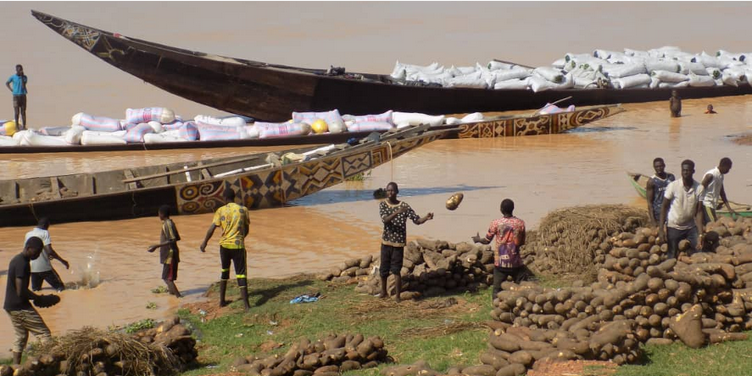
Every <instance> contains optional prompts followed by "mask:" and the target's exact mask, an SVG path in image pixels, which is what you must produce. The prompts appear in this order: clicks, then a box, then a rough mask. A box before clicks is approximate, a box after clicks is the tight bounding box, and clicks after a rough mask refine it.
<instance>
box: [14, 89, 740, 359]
mask: <svg viewBox="0 0 752 376" xmlns="http://www.w3.org/2000/svg"><path fill="white" fill-rule="evenodd" d="M750 99H752V98H750V96H745V97H735V98H722V99H714V100H713V104H714V105H715V107H716V108H717V109H718V111H719V114H718V115H714V116H707V115H703V114H702V112H703V111H704V108H705V106H706V105H707V101H706V100H685V101H684V110H683V114H684V116H683V117H682V118H678V119H671V118H669V111H668V104H667V103H663V102H655V103H645V104H633V105H629V104H628V105H625V107H626V108H627V112H624V113H622V114H619V115H616V116H614V117H612V118H609V119H605V120H602V121H599V122H597V123H594V124H591V125H589V126H586V127H584V128H581V129H578V130H575V131H573V132H570V133H567V134H561V135H545V136H532V137H518V138H502V139H470V140H444V141H437V142H435V143H433V144H430V145H428V146H426V147H424V148H421V149H418V150H416V151H414V152H411V153H409V154H407V155H405V156H402V157H400V158H398V159H397V160H395V161H394V164H393V167H392V165H390V164H386V165H383V166H381V167H378V168H377V169H375V170H373V172H372V174H371V175H370V177H369V178H368V179H366V180H365V181H362V182H349V183H347V184H343V185H340V186H336V187H333V188H330V189H327V190H324V191H322V192H319V193H317V194H314V195H312V196H309V197H306V198H303V199H301V200H298V201H295V202H294V203H293V205H291V206H289V207H285V208H278V209H269V210H261V211H255V212H252V214H251V221H252V229H251V234H250V236H249V238H248V241H247V245H248V252H249V256H248V260H249V275H250V277H251V278H253V277H273V278H281V277H285V276H290V275H292V274H295V273H301V272H318V271H323V270H326V269H327V268H328V267H330V266H332V265H334V264H337V263H339V262H341V261H343V260H344V259H347V258H351V257H360V256H363V255H366V254H375V253H376V252H377V251H378V244H379V237H380V231H381V226H380V222H379V218H378V209H377V201H375V200H373V198H372V192H373V190H374V189H376V188H379V187H383V186H385V185H386V183H387V182H389V181H390V180H394V181H397V182H398V183H399V184H400V190H401V192H400V196H401V197H402V198H403V199H404V200H405V201H407V202H408V203H410V204H411V205H412V207H413V208H414V209H415V210H416V211H417V212H418V213H419V214H420V215H424V214H425V213H426V212H429V211H432V212H434V213H435V219H434V220H433V221H430V222H428V223H426V224H424V225H422V226H414V225H410V227H409V229H408V235H409V238H412V239H414V238H416V237H431V238H438V239H445V240H449V241H463V240H468V239H469V237H470V236H471V235H474V234H475V233H476V232H481V233H482V232H483V231H485V230H486V228H487V226H488V224H489V223H490V221H491V220H493V219H494V218H496V217H497V216H499V211H498V210H499V209H498V205H499V203H500V201H501V200H502V199H503V198H506V197H509V198H512V199H513V200H515V202H516V206H517V209H516V211H515V214H516V215H517V216H518V217H520V218H522V219H524V220H526V221H527V224H528V227H529V228H535V227H536V226H537V224H538V223H539V222H540V220H541V218H542V217H543V216H545V215H546V213H548V212H549V211H551V210H554V209H557V208H561V207H567V206H573V205H586V204H604V203H626V204H634V205H643V202H642V201H641V200H640V199H638V198H637V194H636V193H635V192H634V189H633V188H632V187H631V186H630V184H629V182H628V180H627V176H626V174H625V171H640V172H644V173H650V172H651V165H652V160H653V158H654V157H657V156H661V157H663V158H664V159H666V162H667V165H668V170H669V171H671V172H674V173H678V172H679V163H680V162H681V160H683V159H685V158H691V159H694V160H695V162H696V163H697V172H696V176H695V178H696V179H700V175H702V174H703V173H704V172H705V171H707V170H709V169H711V168H712V167H713V166H714V165H715V164H716V163H717V161H718V160H719V159H720V158H722V157H725V156H728V157H730V158H732V159H733V160H734V162H735V165H734V168H733V169H732V170H731V173H730V174H729V175H728V177H727V178H726V181H725V184H726V191H727V192H728V194H729V197H730V198H731V199H732V200H735V201H740V202H752V194H751V193H750V189H749V185H750V184H752V170H750V169H748V168H744V167H743V166H744V165H745V164H748V163H749V161H752V148H750V147H749V146H742V145H737V144H736V143H734V142H733V141H732V140H731V138H730V137H726V136H727V135H733V134H739V133H742V132H744V131H747V130H749V125H748V124H750V123H752V102H750ZM249 150H253V149H249V148H243V149H235V150H233V149H209V150H190V151H167V150H164V151H154V152H122V153H121V152H118V153H81V154H70V153H64V154H40V155H13V156H11V163H10V164H8V166H9V167H8V168H5V169H2V170H0V179H9V178H13V177H29V176H38V175H45V174H49V173H53V172H56V171H77V172H83V171H95V170H105V169H114V168H119V167H121V166H122V165H123V164H124V163H126V164H128V165H132V166H136V165H148V164H154V163H168V162H172V161H181V160H190V159H200V158H208V157H219V156H227V155H240V154H243V153H248V152H249ZM455 192H463V193H464V194H465V198H464V201H463V202H462V204H461V205H460V207H459V208H458V209H457V210H455V211H448V210H446V209H445V208H444V203H445V200H446V199H447V198H448V197H449V196H450V195H451V194H453V193H455ZM53 220H54V219H53ZM174 220H175V222H176V224H177V226H178V229H179V231H180V234H181V236H182V238H183V240H182V241H181V242H180V247H181V252H182V254H181V259H182V262H181V264H180V272H179V278H178V281H177V285H178V287H179V288H180V289H181V291H182V292H183V293H184V294H185V295H186V297H185V298H183V299H182V300H179V299H176V298H173V297H169V296H167V295H166V294H161V295H155V294H152V293H151V292H150V290H151V289H152V288H155V287H158V286H161V285H162V284H163V283H162V281H161V280H160V274H161V268H160V265H158V256H157V255H156V254H149V253H147V252H146V247H147V246H148V245H150V244H153V243H155V242H157V241H158V239H159V220H158V219H157V218H156V216H155V217H153V218H140V219H134V220H122V221H107V222H83V223H69V224H58V225H55V224H53V226H52V227H51V229H50V232H51V236H52V240H53V245H54V247H55V249H56V250H57V251H58V252H59V253H61V254H62V255H63V256H64V257H65V258H66V259H68V260H69V261H70V262H71V271H66V270H65V269H64V268H63V267H62V266H61V265H59V263H57V261H54V262H53V265H54V266H55V267H56V269H57V270H58V272H60V274H61V275H62V277H63V279H64V280H65V281H66V282H70V281H75V280H78V279H80V278H81V275H82V270H85V269H86V266H87V262H89V260H90V258H89V257H93V258H94V260H95V264H94V267H93V268H92V269H93V270H94V271H97V272H99V273H100V276H101V279H102V283H101V285H100V286H98V287H97V288H95V289H91V290H76V291H65V292H63V293H62V294H61V296H62V302H61V303H60V304H59V305H58V306H56V307H53V308H49V309H43V310H40V312H41V314H42V316H43V317H44V319H45V321H46V322H47V323H48V324H49V325H50V327H51V329H52V330H53V332H55V333H61V332H64V331H65V330H68V329H72V328H79V327H81V326H83V325H94V326H97V327H106V326H108V325H122V324H125V323H128V322H132V321H135V320H139V319H143V318H147V317H151V318H155V319H159V318H162V317H165V316H166V315H168V314H170V313H172V312H174V311H175V310H176V309H177V308H178V307H179V305H180V304H182V303H185V302H193V301H196V300H198V299H200V298H201V294H202V293H203V291H205V289H206V288H207V287H208V286H209V285H210V284H211V283H212V282H215V281H217V280H218V279H219V257H218V247H217V245H216V244H217V240H218V234H216V235H215V238H214V239H213V240H212V242H211V245H210V247H209V249H208V250H207V253H205V254H202V253H200V252H199V251H198V245H199V244H200V242H201V241H202V239H203V236H204V233H205V231H206V228H207V226H208V225H209V223H210V221H211V215H196V216H176V217H175V218H174ZM28 230H29V229H28V228H3V229H0V249H2V251H0V286H3V287H4V286H5V278H6V277H5V274H6V265H7V264H8V262H9V260H10V258H11V257H12V256H13V255H15V254H16V253H18V252H19V251H20V247H21V245H22V241H23V236H24V234H25V233H26V232H27V231H28ZM251 288H253V286H252V284H251ZM44 292H45V293H49V292H51V290H45V291H44ZM4 293H5V289H0V300H1V299H3V297H4ZM148 302H155V303H156V304H157V307H158V308H157V309H156V310H149V309H146V305H147V303H148ZM12 341H13V331H12V327H11V325H10V321H9V320H0V356H7V355H8V354H9V353H8V349H9V348H10V346H11V344H12Z"/></svg>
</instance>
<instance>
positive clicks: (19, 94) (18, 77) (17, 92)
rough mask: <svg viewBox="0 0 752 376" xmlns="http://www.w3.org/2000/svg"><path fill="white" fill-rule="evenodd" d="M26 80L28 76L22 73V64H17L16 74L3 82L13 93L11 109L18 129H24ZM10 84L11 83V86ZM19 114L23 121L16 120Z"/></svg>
mask: <svg viewBox="0 0 752 376" xmlns="http://www.w3.org/2000/svg"><path fill="white" fill-rule="evenodd" d="M28 81H29V78H28V77H26V75H25V74H24V71H23V66H21V64H17V65H16V74H14V75H12V76H10V78H8V81H6V82H5V86H7V87H8V90H10V91H11V93H13V111H14V112H15V114H16V127H17V129H18V130H19V131H20V130H24V129H26V94H27V93H28V91H27V90H26V83H27V82H28ZM11 84H13V87H11ZM19 114H20V115H21V119H22V120H23V123H19V122H18V117H19Z"/></svg>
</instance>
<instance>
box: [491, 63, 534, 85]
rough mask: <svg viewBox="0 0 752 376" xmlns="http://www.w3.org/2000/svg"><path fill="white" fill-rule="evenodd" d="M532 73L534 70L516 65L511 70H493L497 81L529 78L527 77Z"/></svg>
mask: <svg viewBox="0 0 752 376" xmlns="http://www.w3.org/2000/svg"><path fill="white" fill-rule="evenodd" d="M532 73H533V71H532V70H530V69H525V68H521V67H515V68H514V69H510V70H498V71H493V75H494V78H495V79H496V82H497V83H498V82H501V81H509V80H514V79H521V78H527V77H530V75H531V74H532Z"/></svg>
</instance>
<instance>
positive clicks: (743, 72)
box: [723, 67, 747, 82]
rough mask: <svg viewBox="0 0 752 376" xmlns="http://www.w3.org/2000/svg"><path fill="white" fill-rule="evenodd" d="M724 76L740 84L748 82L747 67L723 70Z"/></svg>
mask: <svg viewBox="0 0 752 376" xmlns="http://www.w3.org/2000/svg"><path fill="white" fill-rule="evenodd" d="M723 74H727V75H729V76H731V77H733V78H734V79H736V80H737V81H739V82H744V81H747V68H746V67H731V68H726V69H724V70H723Z"/></svg>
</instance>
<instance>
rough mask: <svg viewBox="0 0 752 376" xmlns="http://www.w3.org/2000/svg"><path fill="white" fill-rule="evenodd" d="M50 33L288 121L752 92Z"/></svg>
mask: <svg viewBox="0 0 752 376" xmlns="http://www.w3.org/2000/svg"><path fill="white" fill-rule="evenodd" d="M32 15H33V16H34V17H36V18H37V19H38V20H39V21H41V22H42V23H43V24H45V25H46V26H48V27H49V28H50V29H52V30H53V31H55V32H56V33H58V34H60V35H61V36H63V37H64V38H66V39H68V40H70V41H71V42H73V43H75V44H76V45H78V46H80V47H81V48H83V49H85V50H86V51H88V52H89V53H91V54H93V55H94V56H96V57H98V58H100V59H102V60H103V61H105V62H107V63H108V64H110V65H112V66H114V67H116V68H118V69H120V70H123V71H125V72H127V73H130V74H132V75H134V76H136V77H138V78H140V79H142V80H144V81H146V82H148V83H151V84H152V85H155V86H157V87H159V88H161V89H163V90H165V91H167V92H170V93H172V94H175V95H178V96H180V97H183V98H186V99H188V100H191V101H194V102H198V103H201V104H204V105H207V106H210V107H214V108H216V109H219V110H223V111H227V112H230V113H234V114H239V115H245V116H250V117H254V118H256V119H263V120H267V121H286V120H288V119H289V118H290V115H291V113H292V112H293V111H301V112H302V111H329V110H331V109H335V108H336V109H339V111H340V113H347V114H353V115H362V114H377V113H382V112H385V111H388V110H394V111H404V112H420V113H426V114H434V115H436V114H446V113H470V112H492V111H507V110H520V109H537V108H541V107H543V106H544V105H545V104H546V103H553V102H555V101H558V100H560V99H562V98H565V97H570V96H571V99H569V100H568V101H567V102H566V104H567V105H569V104H574V105H577V106H583V105H602V104H613V103H637V102H651V101H663V100H668V99H669V98H670V97H671V91H672V90H677V91H678V92H679V95H680V96H681V97H682V98H685V99H691V98H707V97H720V96H733V95H745V94H752V86H750V85H742V86H740V87H731V86H721V87H687V88H679V89H668V88H664V89H623V90H616V89H567V90H548V91H542V92H537V93H535V92H533V91H531V90H487V89H472V88H443V87H420V86H407V85H400V84H395V83H394V82H393V81H392V80H391V79H390V77H389V76H385V75H378V74H367V73H362V74H361V73H354V74H352V75H351V76H349V77H350V78H347V77H345V76H329V75H327V74H326V71H325V70H322V69H307V68H297V67H291V66H284V65H276V64H268V63H263V62H257V61H250V60H244V59H239V58H231V57H224V56H218V55H212V54H206V53H202V52H195V51H190V50H184V49H180V48H175V47H170V46H165V45H161V44H157V43H153V42H148V41H145V40H140V39H135V38H129V37H125V36H122V35H120V34H114V33H111V32H107V31H104V30H100V29H96V28H93V27H89V26H86V25H81V24H78V23H75V22H71V21H68V20H65V19H62V18H58V17H55V16H52V15H48V14H44V13H41V12H37V11H32Z"/></svg>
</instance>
